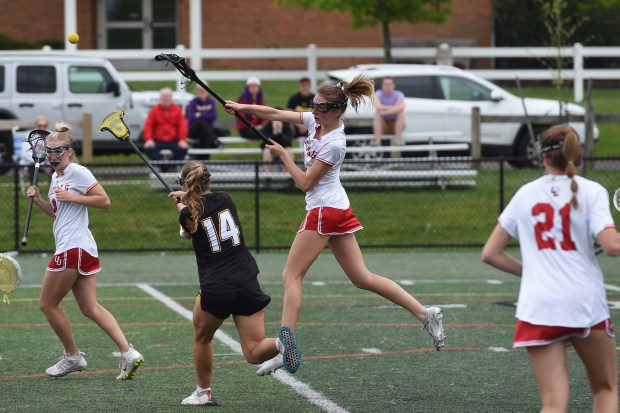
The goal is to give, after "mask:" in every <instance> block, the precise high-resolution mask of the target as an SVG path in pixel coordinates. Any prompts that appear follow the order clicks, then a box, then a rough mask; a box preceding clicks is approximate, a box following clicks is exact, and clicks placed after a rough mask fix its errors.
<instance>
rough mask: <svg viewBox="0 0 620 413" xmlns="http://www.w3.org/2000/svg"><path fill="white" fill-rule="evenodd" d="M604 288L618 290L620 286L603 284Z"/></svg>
mask: <svg viewBox="0 0 620 413" xmlns="http://www.w3.org/2000/svg"><path fill="white" fill-rule="evenodd" d="M605 288H607V289H608V290H610V291H620V287H618V286H617V285H612V284H605Z"/></svg>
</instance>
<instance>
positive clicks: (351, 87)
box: [317, 74, 375, 113]
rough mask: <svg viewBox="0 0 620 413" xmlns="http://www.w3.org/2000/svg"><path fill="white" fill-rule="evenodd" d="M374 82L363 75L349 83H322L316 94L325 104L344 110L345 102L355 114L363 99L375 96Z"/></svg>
mask: <svg viewBox="0 0 620 413" xmlns="http://www.w3.org/2000/svg"><path fill="white" fill-rule="evenodd" d="M374 85H375V84H374V81H373V80H372V79H371V78H369V77H368V75H365V74H359V75H357V76H355V77H354V78H353V79H352V80H351V81H350V82H347V81H344V80H343V81H342V82H339V83H338V84H336V85H334V84H332V83H323V84H321V85H320V86H319V87H318V88H317V94H319V95H321V96H323V97H324V98H325V100H326V101H327V102H331V103H336V104H338V105H342V106H343V107H344V109H343V110H342V113H344V111H345V110H346V104H347V101H350V102H351V106H352V107H353V109H355V111H356V112H357V108H358V107H359V106H360V105H361V104H362V102H363V101H364V98H370V99H372V98H373V97H374V94H375V86H374Z"/></svg>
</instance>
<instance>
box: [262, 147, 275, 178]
mask: <svg viewBox="0 0 620 413" xmlns="http://www.w3.org/2000/svg"><path fill="white" fill-rule="evenodd" d="M271 161H273V157H272V156H271V153H269V149H267V148H263V171H265V172H271Z"/></svg>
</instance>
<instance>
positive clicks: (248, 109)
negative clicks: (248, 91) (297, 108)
mask: <svg viewBox="0 0 620 413" xmlns="http://www.w3.org/2000/svg"><path fill="white" fill-rule="evenodd" d="M224 108H225V109H226V112H228V113H230V114H231V115H232V114H233V112H240V113H247V114H248V115H253V116H257V117H259V118H261V119H265V120H279V121H282V122H289V123H301V120H300V118H299V113H297V112H291V111H290V110H278V109H274V108H272V107H269V106H263V105H246V104H243V103H236V102H233V101H232V100H227V101H226V105H225V106H224Z"/></svg>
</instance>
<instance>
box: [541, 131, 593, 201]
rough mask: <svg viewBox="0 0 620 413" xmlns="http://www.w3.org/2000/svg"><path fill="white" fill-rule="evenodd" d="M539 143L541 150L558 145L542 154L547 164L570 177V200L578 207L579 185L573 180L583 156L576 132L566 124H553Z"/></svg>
mask: <svg viewBox="0 0 620 413" xmlns="http://www.w3.org/2000/svg"><path fill="white" fill-rule="evenodd" d="M541 145H542V149H543V151H544V150H545V148H550V147H552V146H554V145H560V146H559V147H558V148H557V149H551V150H549V151H548V152H543V156H545V157H546V158H547V161H548V162H549V165H551V166H552V167H554V168H557V169H560V170H562V171H564V172H566V175H567V176H568V177H569V178H571V179H572V182H571V186H570V188H571V190H572V191H573V198H572V199H571V201H570V202H571V205H572V206H573V208H575V209H576V208H577V207H578V204H577V195H576V194H577V190H578V189H579V187H578V186H577V182H576V181H575V172H577V166H579V164H580V163H581V158H582V156H583V151H582V149H581V146H580V145H579V137H578V136H577V133H576V132H575V130H574V129H573V128H571V127H570V126H568V125H555V126H552V127H550V128H549V129H547V131H546V132H545V133H544V134H543V136H542V140H541Z"/></svg>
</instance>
